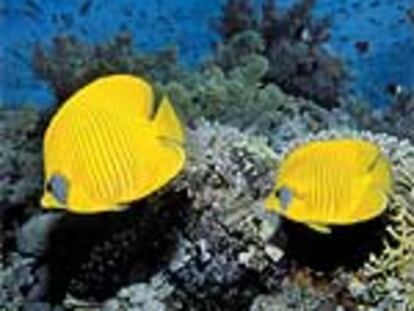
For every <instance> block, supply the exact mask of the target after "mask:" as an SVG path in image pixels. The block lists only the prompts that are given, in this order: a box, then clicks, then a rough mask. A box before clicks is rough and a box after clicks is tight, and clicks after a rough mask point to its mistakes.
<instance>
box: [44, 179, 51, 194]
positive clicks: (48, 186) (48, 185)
mask: <svg viewBox="0 0 414 311" xmlns="http://www.w3.org/2000/svg"><path fill="white" fill-rule="evenodd" d="M45 189H46V191H47V192H52V191H53V187H52V183H51V182H50V180H49V181H48V182H47V183H46V185H45Z"/></svg>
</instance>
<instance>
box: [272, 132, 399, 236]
mask: <svg viewBox="0 0 414 311" xmlns="http://www.w3.org/2000/svg"><path fill="white" fill-rule="evenodd" d="M391 188H392V176H391V168H390V162H389V160H388V159H387V158H386V157H385V156H384V155H383V154H382V152H381V151H380V149H379V147H378V146H377V145H375V144H373V143H371V142H368V141H363V140H357V139H335V140H329V141H314V142H310V143H307V144H305V145H303V146H301V147H299V148H297V149H295V150H293V151H292V152H291V153H289V154H288V155H287V157H286V158H285V160H284V161H282V163H281V165H280V168H279V172H278V174H277V176H276V178H275V186H274V191H273V192H272V193H271V194H270V195H269V196H268V198H267V199H266V201H265V208H266V210H268V211H271V212H276V213H279V214H281V215H283V216H285V217H286V218H288V219H291V220H294V221H297V222H302V223H305V224H306V225H308V226H309V227H310V228H312V229H314V230H317V231H318V232H322V233H330V232H331V230H330V228H329V225H351V224H355V223H358V222H362V221H366V220H369V219H372V218H375V217H376V216H378V215H380V214H381V213H382V212H383V211H384V210H385V208H386V206H387V202H388V195H389V194H390V192H391Z"/></svg>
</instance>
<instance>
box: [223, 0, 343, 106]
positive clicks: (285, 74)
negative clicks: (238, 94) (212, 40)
mask: <svg viewBox="0 0 414 311" xmlns="http://www.w3.org/2000/svg"><path fill="white" fill-rule="evenodd" d="M314 5H315V1H314V0H300V1H298V2H297V3H295V4H294V5H293V6H292V7H291V8H290V9H289V10H287V11H285V12H282V11H281V10H278V9H277V7H276V4H275V3H274V2H273V1H265V3H264V4H263V10H262V14H258V12H256V11H255V10H253V9H252V5H251V4H250V1H229V2H228V3H227V5H224V6H223V8H222V16H221V19H219V20H220V28H219V32H220V34H221V35H222V37H223V39H224V43H223V44H224V45H227V44H228V42H229V41H231V40H232V38H233V37H234V36H237V35H240V34H241V33H243V32H244V31H249V32H250V31H257V32H258V33H259V34H260V36H261V37H262V38H263V40H264V44H263V50H262V52H261V54H262V55H263V56H264V57H266V58H267V59H268V61H269V70H268V72H267V73H266V76H265V78H264V79H263V80H264V81H265V82H266V83H268V82H274V83H275V84H277V85H278V86H279V87H281V88H282V89H283V90H284V91H285V92H286V93H288V94H292V95H295V96H300V97H304V98H307V99H312V100H314V101H315V102H316V103H318V104H320V105H322V106H324V107H327V108H331V107H334V106H337V105H338V104H339V99H340V97H341V96H342V95H343V87H344V83H345V81H346V71H345V67H344V65H343V63H342V62H341V60H340V59H339V58H337V57H336V56H334V55H332V54H330V53H329V52H327V51H326V49H325V48H324V47H323V43H325V42H326V41H327V40H328V39H329V31H328V27H329V22H328V20H327V19H326V18H325V19H316V18H314V17H313V16H312V9H313V7H314ZM259 16H262V17H261V18H259ZM220 49H223V48H222V47H220V46H219V51H220ZM238 53H239V50H234V51H233V52H232V53H231V54H232V55H233V57H234V58H235V59H238V58H239V57H238V56H237V55H238ZM216 61H217V63H218V64H219V65H220V66H221V67H222V68H229V67H230V65H231V63H232V62H233V61H232V57H227V58H224V59H223V58H222V57H220V53H219V57H218V58H217V60H216ZM228 61H230V64H229V63H228Z"/></svg>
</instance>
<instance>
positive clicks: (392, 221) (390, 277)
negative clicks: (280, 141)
mask: <svg viewBox="0 0 414 311" xmlns="http://www.w3.org/2000/svg"><path fill="white" fill-rule="evenodd" d="M338 137H341V138H343V137H348V138H362V139H366V140H369V141H373V142H375V143H377V144H378V145H379V146H380V147H381V148H382V150H383V152H384V153H385V154H386V155H387V156H388V157H389V158H390V160H391V162H392V167H393V174H394V183H395V185H394V192H393V194H392V196H391V200H390V203H389V206H388V207H387V210H388V212H387V213H388V215H389V220H388V224H387V226H386V230H387V232H388V234H387V235H386V236H384V250H383V251H381V252H380V253H378V254H371V257H370V259H369V260H368V261H367V262H366V264H365V265H364V266H363V267H361V268H360V269H358V271H356V272H353V273H351V274H349V272H348V273H347V274H348V281H347V282H345V284H346V285H345V288H347V290H348V291H350V292H354V297H353V298H354V300H355V301H357V302H358V305H359V306H361V307H368V306H370V307H374V306H378V308H380V310H411V308H413V301H412V293H413V292H412V291H413V278H412V271H413V267H414V256H413V254H414V251H413V241H414V231H413V230H412V226H413V220H414V217H413V216H414V210H413V207H412V202H413V181H412V180H413V178H414V175H413V171H412V164H413V163H412V161H413V157H414V146H413V145H411V144H410V142H409V141H408V140H399V139H398V138H396V137H393V136H389V135H387V134H376V133H373V132H369V131H352V130H341V131H334V130H331V131H322V132H319V133H317V134H313V135H308V136H307V137H306V136H305V137H302V138H300V139H296V140H293V141H292V142H291V143H290V144H287V145H286V147H285V148H286V149H285V151H284V152H283V153H287V152H288V151H289V150H291V149H292V148H295V147H296V146H298V145H301V144H303V143H306V142H307V141H310V140H321V139H322V140H324V139H331V138H338ZM387 236H388V238H387ZM345 275H346V274H343V275H342V276H341V275H337V276H336V277H335V278H334V279H337V280H340V279H343V278H344V276H345ZM355 289H358V290H355Z"/></svg>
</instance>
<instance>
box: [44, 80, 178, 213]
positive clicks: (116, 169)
mask: <svg viewBox="0 0 414 311" xmlns="http://www.w3.org/2000/svg"><path fill="white" fill-rule="evenodd" d="M153 101H154V98H153V91H152V88H151V86H150V85H149V84H148V83H147V82H145V81H144V80H142V79H140V78H136V77H133V76H130V75H113V76H108V77H104V78H100V79H98V80H96V81H94V82H92V83H90V84H88V85H87V86H85V87H84V88H82V89H81V90H79V91H78V92H77V93H75V94H74V95H73V96H72V97H71V98H69V99H68V100H67V101H66V102H65V103H64V104H63V106H62V107H61V108H60V109H59V111H58V112H57V113H56V114H55V116H54V117H53V119H52V121H51V122H50V124H49V127H48V129H47V131H46V134H45V138H44V166H45V189H44V193H43V197H42V200H41V204H42V206H44V207H45V208H66V209H68V210H71V211H74V212H78V213H95V212H102V211H112V210H117V209H122V208H123V207H122V206H123V204H125V203H129V202H131V201H135V200H137V199H140V198H143V197H145V196H147V195H149V194H150V193H152V192H154V191H156V190H158V189H159V188H161V187H162V186H164V185H165V184H166V183H167V182H168V181H170V180H171V179H172V178H173V177H175V176H176V175H177V174H178V173H179V171H180V170H181V169H182V168H183V165H184V162H185V151H184V148H183V143H184V134H183V129H182V127H181V124H180V122H179V119H178V118H177V115H176V114H175V112H174V110H173V108H172V106H171V104H170V102H169V100H168V98H167V97H164V98H163V99H162V101H161V104H160V105H159V108H158V109H157V111H156V113H154V107H153Z"/></svg>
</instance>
